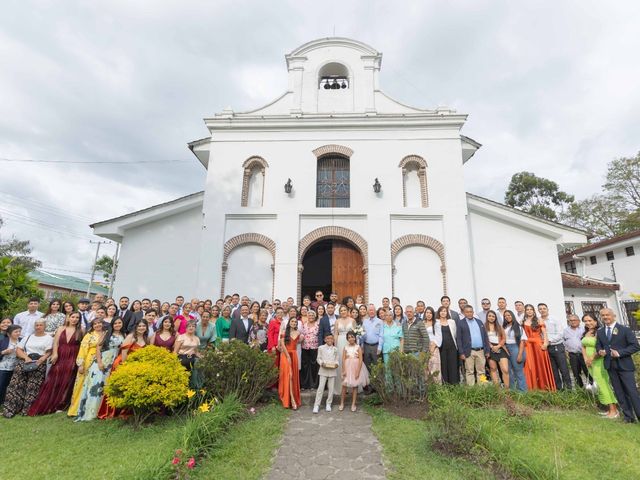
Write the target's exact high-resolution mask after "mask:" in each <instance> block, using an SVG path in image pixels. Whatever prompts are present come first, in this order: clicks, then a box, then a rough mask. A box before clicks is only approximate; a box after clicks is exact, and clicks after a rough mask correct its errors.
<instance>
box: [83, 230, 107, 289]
mask: <svg viewBox="0 0 640 480" xmlns="http://www.w3.org/2000/svg"><path fill="white" fill-rule="evenodd" d="M89 243H95V244H97V246H96V257H95V258H94V259H93V268H92V269H91V280H89V287H88V288H87V298H88V299H91V287H92V286H93V278H94V277H95V274H96V264H97V263H98V255H99V254H100V245H102V244H103V243H111V242H104V241H102V242H94V241H93V240H89Z"/></svg>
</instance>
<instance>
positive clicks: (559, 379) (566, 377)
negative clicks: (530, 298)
mask: <svg viewBox="0 0 640 480" xmlns="http://www.w3.org/2000/svg"><path fill="white" fill-rule="evenodd" d="M538 313H540V319H541V320H542V321H543V322H544V324H545V326H546V327H547V338H548V339H549V346H548V347H547V351H548V352H549V360H551V370H552V371H553V378H554V379H555V381H556V388H557V389H558V390H563V389H567V390H571V389H572V388H573V385H572V384H571V375H570V374H569V366H568V365H567V356H566V354H565V348H564V329H565V327H566V326H567V322H561V321H560V320H558V319H556V318H552V317H550V316H549V307H547V305H546V304H545V303H539V304H538Z"/></svg>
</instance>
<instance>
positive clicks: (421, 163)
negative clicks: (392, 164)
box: [398, 155, 429, 208]
mask: <svg viewBox="0 0 640 480" xmlns="http://www.w3.org/2000/svg"><path fill="white" fill-rule="evenodd" d="M411 164H414V165H416V166H417V167H418V179H419V180H420V203H421V204H422V208H426V207H428V206H429V191H428V189H427V162H426V161H425V159H424V158H422V157H420V156H418V155H407V156H406V157H404V158H403V159H402V160H400V163H399V164H398V167H400V168H401V169H402V205H403V206H404V207H406V206H407V189H406V187H405V175H406V174H407V167H408V166H409V165H411Z"/></svg>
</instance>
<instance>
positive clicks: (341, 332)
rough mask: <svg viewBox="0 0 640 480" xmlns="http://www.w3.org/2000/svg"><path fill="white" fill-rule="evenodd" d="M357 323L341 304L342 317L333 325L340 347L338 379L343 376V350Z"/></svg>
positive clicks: (337, 344)
mask: <svg viewBox="0 0 640 480" xmlns="http://www.w3.org/2000/svg"><path fill="white" fill-rule="evenodd" d="M355 325H356V324H355V322H354V320H353V318H351V317H350V316H349V309H348V308H347V307H346V306H344V305H341V306H340V317H339V318H338V319H337V320H336V323H335V325H334V326H333V329H334V331H333V335H334V336H335V338H336V348H337V349H338V368H337V370H336V373H337V377H336V378H337V379H338V381H340V379H341V378H342V376H341V375H342V351H343V350H344V347H346V346H347V344H348V343H349V342H347V333H348V332H349V331H351V330H353V328H354V327H355ZM336 393H337V392H336Z"/></svg>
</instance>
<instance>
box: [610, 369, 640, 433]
mask: <svg viewBox="0 0 640 480" xmlns="http://www.w3.org/2000/svg"><path fill="white" fill-rule="evenodd" d="M612 363H617V362H612ZM607 371H608V372H609V381H610V382H611V386H612V387H613V393H615V394H616V398H617V399H618V403H619V404H620V408H621V409H622V413H623V414H624V421H625V422H634V421H636V418H637V419H638V420H640V394H639V393H638V388H637V387H636V378H635V374H634V372H632V371H624V370H618V369H617V368H615V367H613V365H612V367H611V368H609V370H607ZM634 413H635V415H634Z"/></svg>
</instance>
